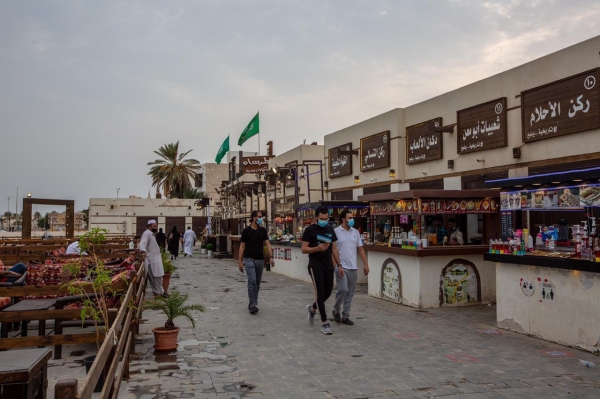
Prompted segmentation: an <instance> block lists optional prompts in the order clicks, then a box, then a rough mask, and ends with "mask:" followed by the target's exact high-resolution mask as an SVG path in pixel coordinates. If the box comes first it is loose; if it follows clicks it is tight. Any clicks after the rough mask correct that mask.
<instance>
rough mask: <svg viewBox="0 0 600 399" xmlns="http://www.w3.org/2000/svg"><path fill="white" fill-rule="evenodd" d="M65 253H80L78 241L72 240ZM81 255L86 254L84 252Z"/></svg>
mask: <svg viewBox="0 0 600 399" xmlns="http://www.w3.org/2000/svg"><path fill="white" fill-rule="evenodd" d="M66 254H67V255H81V248H79V241H75V242H72V243H71V244H69V246H68V247H67V253H66ZM83 255H87V254H86V253H85V252H84V253H83Z"/></svg>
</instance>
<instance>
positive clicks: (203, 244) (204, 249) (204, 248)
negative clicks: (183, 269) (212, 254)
mask: <svg viewBox="0 0 600 399" xmlns="http://www.w3.org/2000/svg"><path fill="white" fill-rule="evenodd" d="M200 253H201V254H202V255H206V244H205V243H202V244H200Z"/></svg>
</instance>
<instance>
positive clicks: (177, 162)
mask: <svg viewBox="0 0 600 399" xmlns="http://www.w3.org/2000/svg"><path fill="white" fill-rule="evenodd" d="M191 151H192V150H189V151H187V152H183V153H180V152H179V141H178V142H176V143H174V144H173V143H171V144H165V145H163V146H162V147H160V148H159V149H158V151H154V153H155V154H157V155H158V156H160V158H159V159H156V160H154V161H152V162H148V165H149V166H151V168H150V171H149V172H148V175H149V176H150V177H152V186H153V187H156V188H157V189H160V188H162V189H163V192H164V193H165V196H167V197H168V198H184V193H185V190H186V189H190V188H192V181H193V179H194V176H195V175H196V173H197V171H198V168H199V167H200V162H198V160H196V159H185V157H186V156H187V155H188V154H189V153H190V152H191Z"/></svg>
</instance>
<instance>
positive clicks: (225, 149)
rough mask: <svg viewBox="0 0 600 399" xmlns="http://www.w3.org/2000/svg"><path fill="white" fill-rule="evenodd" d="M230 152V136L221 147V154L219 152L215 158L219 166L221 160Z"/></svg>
mask: <svg viewBox="0 0 600 399" xmlns="http://www.w3.org/2000/svg"><path fill="white" fill-rule="evenodd" d="M228 152H229V136H227V138H226V139H225V141H224V142H223V144H221V147H219V152H217V157H216V158H215V162H216V163H217V164H219V165H220V164H221V160H222V159H223V157H224V156H225V155H226V154H227V153H228Z"/></svg>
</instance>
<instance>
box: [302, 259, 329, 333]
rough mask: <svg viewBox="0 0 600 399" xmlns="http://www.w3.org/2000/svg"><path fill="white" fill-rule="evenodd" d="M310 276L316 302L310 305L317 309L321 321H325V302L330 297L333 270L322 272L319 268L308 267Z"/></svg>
mask: <svg viewBox="0 0 600 399" xmlns="http://www.w3.org/2000/svg"><path fill="white" fill-rule="evenodd" d="M308 273H309V274H310V276H311V278H312V282H313V287H314V289H315V297H316V302H315V303H314V304H313V305H312V306H313V308H314V309H319V313H320V314H321V321H327V311H326V310H325V301H326V300H327V299H328V298H329V297H330V296H331V292H332V291H333V281H334V276H333V270H331V271H329V270H324V269H322V268H319V267H309V268H308Z"/></svg>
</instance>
